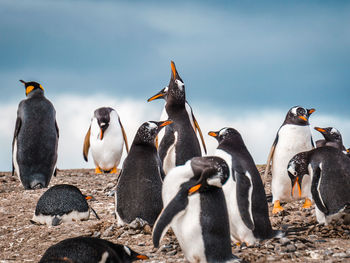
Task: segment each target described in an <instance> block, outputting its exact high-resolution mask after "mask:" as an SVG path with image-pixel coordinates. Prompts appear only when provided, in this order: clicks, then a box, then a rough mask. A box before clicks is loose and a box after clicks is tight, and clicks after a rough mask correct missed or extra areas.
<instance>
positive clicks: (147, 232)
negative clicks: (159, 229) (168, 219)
mask: <svg viewBox="0 0 350 263" xmlns="http://www.w3.org/2000/svg"><path fill="white" fill-rule="evenodd" d="M143 232H144V233H145V234H146V235H151V234H152V228H151V227H150V225H145V226H144V227H143Z"/></svg>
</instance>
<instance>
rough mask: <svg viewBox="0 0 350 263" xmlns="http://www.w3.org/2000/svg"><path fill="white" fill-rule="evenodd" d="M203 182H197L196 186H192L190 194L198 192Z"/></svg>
mask: <svg viewBox="0 0 350 263" xmlns="http://www.w3.org/2000/svg"><path fill="white" fill-rule="evenodd" d="M201 186H202V185H201V184H197V185H195V186H192V187H191V188H190V190H188V195H193V194H194V193H196V192H198V190H199V189H200V188H201Z"/></svg>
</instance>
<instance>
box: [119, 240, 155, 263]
mask: <svg viewBox="0 0 350 263" xmlns="http://www.w3.org/2000/svg"><path fill="white" fill-rule="evenodd" d="M114 249H115V250H116V252H117V254H118V256H119V257H120V258H121V259H122V262H133V261H136V260H145V259H148V257H147V256H145V255H141V254H139V253H137V252H135V251H134V250H132V249H131V248H129V247H127V246H124V245H119V244H115V246H114Z"/></svg>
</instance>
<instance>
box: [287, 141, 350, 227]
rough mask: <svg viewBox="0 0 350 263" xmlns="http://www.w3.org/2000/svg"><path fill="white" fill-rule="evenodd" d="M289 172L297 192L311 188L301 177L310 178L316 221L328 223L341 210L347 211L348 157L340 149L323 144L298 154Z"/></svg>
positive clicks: (349, 193)
mask: <svg viewBox="0 0 350 263" xmlns="http://www.w3.org/2000/svg"><path fill="white" fill-rule="evenodd" d="M288 175H289V177H290V180H291V183H292V189H294V188H296V186H297V188H298V189H299V191H301V190H302V189H303V188H305V187H310V185H307V186H305V185H304V180H305V178H307V177H311V193H312V197H313V199H314V200H315V204H316V206H315V209H316V218H317V221H318V222H319V223H324V224H326V225H327V224H329V223H330V222H331V221H332V220H333V219H336V218H338V217H340V216H342V214H344V213H347V214H350V191H349V189H350V159H349V158H348V157H347V156H346V155H344V154H343V153H342V151H340V150H338V149H336V148H334V147H331V146H324V147H320V148H316V149H313V150H311V151H308V152H302V153H298V154H297V155H295V156H294V157H293V158H292V159H291V160H290V162H289V164H288ZM302 183H303V184H302ZM302 186H303V187H302ZM292 194H293V192H292Z"/></svg>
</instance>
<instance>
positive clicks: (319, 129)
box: [314, 127, 326, 133]
mask: <svg viewBox="0 0 350 263" xmlns="http://www.w3.org/2000/svg"><path fill="white" fill-rule="evenodd" d="M314 129H315V130H316V131H319V132H321V133H324V132H326V130H325V129H322V128H320V127H315V128H314Z"/></svg>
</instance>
